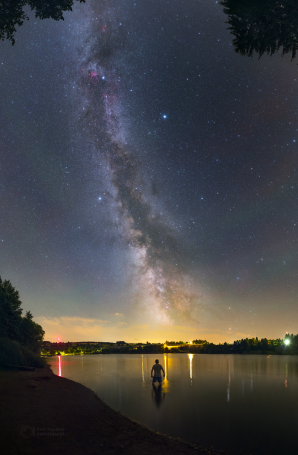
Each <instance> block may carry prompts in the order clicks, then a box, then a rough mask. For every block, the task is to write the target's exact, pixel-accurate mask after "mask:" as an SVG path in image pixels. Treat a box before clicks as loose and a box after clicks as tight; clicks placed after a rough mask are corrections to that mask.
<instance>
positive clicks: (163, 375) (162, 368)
mask: <svg viewBox="0 0 298 455" xmlns="http://www.w3.org/2000/svg"><path fill="white" fill-rule="evenodd" d="M161 369H162V372H163V376H164V377H165V376H166V374H165V371H164V369H163V367H161Z"/></svg>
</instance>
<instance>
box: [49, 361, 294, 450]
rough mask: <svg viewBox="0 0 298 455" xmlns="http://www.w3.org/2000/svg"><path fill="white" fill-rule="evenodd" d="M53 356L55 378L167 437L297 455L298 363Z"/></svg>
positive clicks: (239, 448) (219, 446) (203, 443)
mask: <svg viewBox="0 0 298 455" xmlns="http://www.w3.org/2000/svg"><path fill="white" fill-rule="evenodd" d="M158 358H159V361H160V363H161V364H162V365H163V367H164V369H165V371H166V378H165V380H164V382H163V386H162V390H161V391H159V390H158V388H154V389H153V388H152V384H151V378H150V371H151V367H152V365H153V364H154V360H155V359H156V354H147V355H144V356H142V355H141V354H139V355H138V354H136V355H129V354H127V355H126V354H111V355H108V354H107V355H89V356H66V357H53V358H52V359H51V365H52V370H53V371H54V373H55V374H57V375H60V376H63V377H66V378H69V379H72V380H74V381H77V382H80V383H82V384H84V385H86V386H87V387H89V388H90V389H92V390H94V391H95V392H96V393H97V394H98V395H99V396H100V397H101V398H102V399H103V400H104V401H105V402H106V403H107V404H109V405H110V406H111V407H112V408H114V409H116V410H118V411H121V412H122V413H123V414H125V415H127V416H129V417H130V418H132V419H134V420H137V421H138V422H142V423H144V424H145V425H147V426H149V427H150V428H153V429H155V430H157V431H159V432H161V433H165V434H168V435H171V436H175V437H180V438H182V439H184V440H187V441H194V442H195V441H199V442H200V444H201V445H203V446H210V445H213V446H214V447H218V448H223V449H225V448H226V449H228V448H229V449H230V448H233V450H234V452H235V453H237V454H240V453H247V454H250V453H252V454H253V455H261V454H278V455H283V454H295V455H296V454H298V440H297V429H298V358H297V357H295V356H269V357H266V356H260V355H259V356H253V355H247V356H246V355H242V356H240V355H238V356H237V355H199V354H168V355H163V354H160V355H158Z"/></svg>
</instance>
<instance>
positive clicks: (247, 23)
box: [220, 0, 298, 59]
mask: <svg viewBox="0 0 298 455" xmlns="http://www.w3.org/2000/svg"><path fill="white" fill-rule="evenodd" d="M220 4H221V5H222V6H223V7H224V13H225V14H227V15H228V21H227V23H228V24H229V25H230V27H229V30H231V33H232V35H234V36H235V38H234V39H233V44H234V46H235V51H236V52H238V53H240V54H241V55H248V56H249V57H252V55H253V53H254V52H256V53H257V54H259V57H261V56H262V55H263V54H264V53H267V54H269V55H273V54H274V53H275V52H277V51H278V50H279V49H280V48H282V55H284V54H287V53H289V52H291V54H292V59H293V58H295V56H296V51H297V48H298V2H297V0H223V1H221V2H220Z"/></svg>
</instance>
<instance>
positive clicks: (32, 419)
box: [0, 365, 229, 455]
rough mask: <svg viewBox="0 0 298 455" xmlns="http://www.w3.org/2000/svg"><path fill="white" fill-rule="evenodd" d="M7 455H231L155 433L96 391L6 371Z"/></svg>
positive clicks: (41, 374) (0, 389)
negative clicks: (113, 405) (117, 408)
mask: <svg viewBox="0 0 298 455" xmlns="http://www.w3.org/2000/svg"><path fill="white" fill-rule="evenodd" d="M0 398H1V403H2V409H5V412H2V413H1V417H0V423H1V429H2V432H3V434H4V435H5V441H4V443H3V446H4V448H5V454H6V455H10V454H11V455H15V454H33V455H35V454H36V455H40V454H41V453H42V454H45V455H54V454H56V453H57V454H58V453H61V452H62V453H63V454H69V455H83V454H84V455H85V454H102V455H118V454H123V455H147V454H148V455H149V454H151V453H153V452H154V453H155V454H160V455H161V454H162V455H164V454H169V455H182V454H184V455H194V454H201V455H206V454H214V455H219V454H221V455H224V454H226V455H229V452H227V451H225V450H216V449H214V448H213V447H209V448H203V447H200V445H199V443H198V444H192V443H188V442H185V441H182V440H181V439H176V438H172V437H170V436H166V435H163V434H160V433H158V432H156V431H154V430H151V429H149V428H148V427H146V426H145V425H142V424H141V423H138V422H135V421H133V420H131V419H130V418H129V417H126V416H124V415H123V414H121V413H120V412H118V411H115V410H114V409H112V408H110V407H109V406H108V405H107V404H106V403H104V402H103V401H102V400H101V399H100V398H99V397H98V396H97V395H96V394H95V392H93V391H92V390H91V389H88V388H87V387H85V386H83V385H82V384H79V383H77V382H74V381H72V380H70V379H66V378H62V377H59V376H56V375H55V374H54V373H53V372H52V370H51V368H50V366H49V365H47V366H46V367H45V368H37V369H36V370H35V371H13V370H2V371H0Z"/></svg>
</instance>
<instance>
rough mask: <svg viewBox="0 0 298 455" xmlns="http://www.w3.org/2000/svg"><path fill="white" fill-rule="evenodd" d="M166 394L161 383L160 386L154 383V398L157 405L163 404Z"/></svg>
mask: <svg viewBox="0 0 298 455" xmlns="http://www.w3.org/2000/svg"><path fill="white" fill-rule="evenodd" d="M165 396H166V394H165V392H164V390H163V387H162V385H161V384H159V386H158V387H155V385H154V384H152V398H153V401H154V402H155V404H156V406H157V407H159V406H160V405H161V403H162V400H164V398H165Z"/></svg>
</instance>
